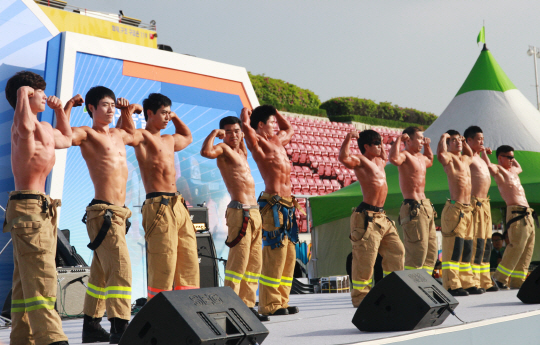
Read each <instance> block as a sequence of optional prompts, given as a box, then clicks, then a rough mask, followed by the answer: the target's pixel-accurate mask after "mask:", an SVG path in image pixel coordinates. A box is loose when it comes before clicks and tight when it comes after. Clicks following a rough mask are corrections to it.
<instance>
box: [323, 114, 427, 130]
mask: <svg viewBox="0 0 540 345" xmlns="http://www.w3.org/2000/svg"><path fill="white" fill-rule="evenodd" d="M328 118H329V119H330V121H334V122H351V121H355V122H361V123H365V124H368V125H372V126H385V127H391V128H406V127H409V126H416V127H419V128H421V129H422V130H425V129H426V128H427V127H428V126H424V125H420V124H418V123H410V122H403V121H395V120H387V119H378V118H376V117H368V116H360V115H335V116H329V117H328Z"/></svg>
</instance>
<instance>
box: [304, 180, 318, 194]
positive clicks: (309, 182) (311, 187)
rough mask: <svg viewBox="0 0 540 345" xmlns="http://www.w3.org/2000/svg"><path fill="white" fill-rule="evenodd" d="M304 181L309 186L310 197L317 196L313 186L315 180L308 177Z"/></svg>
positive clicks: (315, 187)
mask: <svg viewBox="0 0 540 345" xmlns="http://www.w3.org/2000/svg"><path fill="white" fill-rule="evenodd" d="M306 180H307V183H308V186H309V193H310V194H311V195H317V186H316V185H315V180H314V179H313V178H311V177H308V178H307V179H306Z"/></svg>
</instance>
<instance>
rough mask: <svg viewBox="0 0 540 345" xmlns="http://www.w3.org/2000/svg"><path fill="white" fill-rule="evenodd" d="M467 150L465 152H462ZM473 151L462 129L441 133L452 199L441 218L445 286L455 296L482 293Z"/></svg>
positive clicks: (440, 151)
mask: <svg viewBox="0 0 540 345" xmlns="http://www.w3.org/2000/svg"><path fill="white" fill-rule="evenodd" d="M461 151H463V154H462V152H461ZM472 155H473V153H472V151H471V148H470V147H469V145H467V142H465V138H464V137H462V136H461V135H460V134H459V132H458V131H455V130H453V129H450V130H448V131H447V132H446V133H444V134H443V135H442V136H441V140H440V141H439V145H438V147H437V159H438V160H439V162H441V164H442V165H443V167H444V172H445V173H446V175H447V176H448V187H449V190H450V198H451V199H449V200H447V201H446V204H445V205H444V209H443V212H442V217H441V232H442V235H443V241H442V270H443V286H444V288H445V289H448V291H449V292H450V293H451V294H452V295H453V296H468V295H469V294H481V293H484V292H485V291H484V290H483V289H478V287H477V286H475V285H474V281H473V274H472V269H471V258H472V247H473V226H472V210H473V208H472V207H471V170H470V168H469V166H470V165H471V163H472Z"/></svg>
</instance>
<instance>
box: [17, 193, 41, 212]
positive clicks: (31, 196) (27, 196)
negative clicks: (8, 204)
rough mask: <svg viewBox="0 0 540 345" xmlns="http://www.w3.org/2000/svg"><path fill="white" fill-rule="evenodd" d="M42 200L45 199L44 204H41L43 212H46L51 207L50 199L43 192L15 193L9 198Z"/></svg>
mask: <svg viewBox="0 0 540 345" xmlns="http://www.w3.org/2000/svg"><path fill="white" fill-rule="evenodd" d="M30 199H33V200H41V199H43V205H42V206H41V212H42V213H46V212H47V209H48V208H49V201H48V200H47V198H46V197H45V196H44V195H41V194H14V195H12V196H10V197H9V200H30Z"/></svg>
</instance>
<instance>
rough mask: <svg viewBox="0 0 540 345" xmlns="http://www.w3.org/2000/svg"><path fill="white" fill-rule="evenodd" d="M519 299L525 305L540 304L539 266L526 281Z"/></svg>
mask: <svg viewBox="0 0 540 345" xmlns="http://www.w3.org/2000/svg"><path fill="white" fill-rule="evenodd" d="M517 297H518V298H519V299H520V300H521V302H523V303H527V304H538V303H540V266H538V267H537V268H536V269H535V270H534V271H532V273H531V274H530V275H529V276H528V277H527V279H525V281H524V282H523V285H521V288H520V289H519V291H518V294H517Z"/></svg>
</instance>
